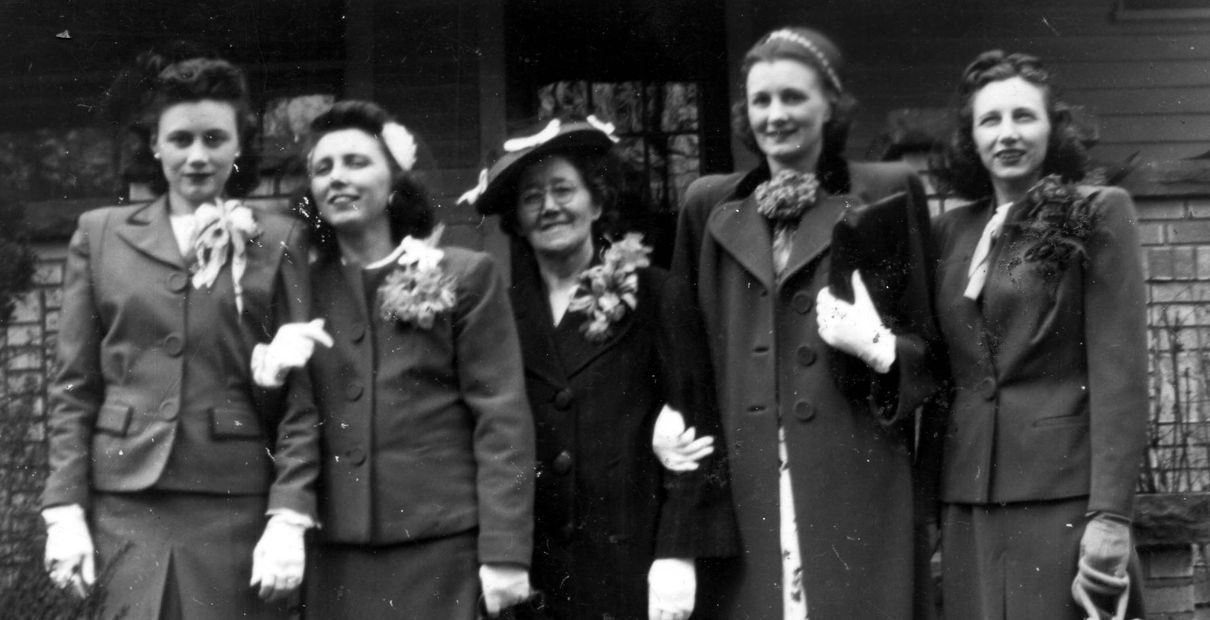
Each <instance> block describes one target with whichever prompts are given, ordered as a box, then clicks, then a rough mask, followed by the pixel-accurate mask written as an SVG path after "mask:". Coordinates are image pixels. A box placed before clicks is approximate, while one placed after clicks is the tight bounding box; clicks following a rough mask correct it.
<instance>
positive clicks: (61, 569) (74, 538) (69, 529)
mask: <svg viewBox="0 0 1210 620" xmlns="http://www.w3.org/2000/svg"><path fill="white" fill-rule="evenodd" d="M42 519H43V520H45V521H46V556H45V559H44V566H45V567H46V572H47V574H49V575H50V580H51V582H53V583H54V584H55V586H57V587H59V588H70V589H71V591H72V592H73V593H74V594H75V595H76V596H79V597H80V598H84V597H85V596H88V590H89V588H91V587H92V584H93V583H95V582H96V580H97V572H96V571H97V569H96V557H95V554H96V549H95V548H94V547H93V544H92V536H91V535H90V534H89V532H88V522H87V521H86V520H85V519H84V509H83V508H81V507H80V505H79V504H70V505H67V506H55V507H53V508H47V509H46V510H43V511H42Z"/></svg>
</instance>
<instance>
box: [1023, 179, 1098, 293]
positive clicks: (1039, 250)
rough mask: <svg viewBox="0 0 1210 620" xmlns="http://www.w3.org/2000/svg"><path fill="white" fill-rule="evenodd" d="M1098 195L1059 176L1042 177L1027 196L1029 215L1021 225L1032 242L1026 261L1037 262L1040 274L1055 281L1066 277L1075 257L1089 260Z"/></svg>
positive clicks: (1026, 213) (1036, 266)
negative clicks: (1085, 193)
mask: <svg viewBox="0 0 1210 620" xmlns="http://www.w3.org/2000/svg"><path fill="white" fill-rule="evenodd" d="M1095 196H1096V194H1095V193H1094V194H1090V195H1088V196H1082V195H1080V193H1079V191H1078V190H1077V189H1076V187H1075V186H1074V185H1070V184H1064V183H1063V182H1062V181H1061V180H1060V179H1059V177H1058V175H1050V176H1047V177H1044V178H1042V180H1040V181H1038V182H1037V183H1035V184H1034V186H1033V187H1031V188H1030V189H1029V192H1027V193H1026V195H1025V205H1026V208H1025V213H1024V214H1023V216H1022V218H1021V220H1020V221H1019V222H1018V224H1017V226H1019V227H1020V228H1021V230H1022V232H1023V234H1024V236H1025V239H1026V240H1027V241H1028V242H1030V246H1029V249H1027V250H1026V251H1025V254H1024V261H1025V262H1027V263H1035V265H1034V269H1035V270H1036V271H1037V272H1038V275H1040V276H1042V278H1043V279H1045V280H1047V281H1053V280H1055V279H1057V278H1058V277H1059V276H1060V275H1062V273H1063V271H1064V270H1066V269H1067V265H1068V264H1069V263H1070V262H1071V260H1072V259H1073V258H1077V257H1078V258H1081V259H1083V258H1085V257H1086V256H1087V250H1086V248H1085V247H1084V244H1085V242H1086V241H1087V240H1088V238H1089V237H1090V236H1091V235H1092V230H1093V226H1094V225H1095V221H1094V220H1095V213H1094V212H1093V208H1092V201H1093V198H1095Z"/></svg>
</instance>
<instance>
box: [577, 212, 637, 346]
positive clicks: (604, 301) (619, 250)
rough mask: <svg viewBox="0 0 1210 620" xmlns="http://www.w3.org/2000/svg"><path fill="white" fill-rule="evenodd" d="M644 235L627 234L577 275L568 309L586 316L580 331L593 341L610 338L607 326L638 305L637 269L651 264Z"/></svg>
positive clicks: (610, 326)
mask: <svg viewBox="0 0 1210 620" xmlns="http://www.w3.org/2000/svg"><path fill="white" fill-rule="evenodd" d="M650 254H651V248H650V247H649V246H646V245H643V235H642V234H640V233H627V234H626V236H624V237H622V238H621V239H619V240H617V241H615V242H613V244H612V245H610V246H609V248H608V249H606V250H605V251H604V252H603V253H602V254H601V264H599V265H597V266H595V267H591V268H589V269H585V270H584V273H581V274H580V285H579V287H577V288H576V292H575V295H573V296H572V298H571V303H569V304H568V306H567V309H568V311H570V312H582V313H584V314H586V315H588V317H589V319H590V320H588V321H586V322H585V323H584V324H583V325H582V326H580V331H582V332H583V333H584V336H585V337H586V338H588V339H589V340H590V341H592V342H601V341H603V340H605V339H606V338H608V337H609V333H610V329H611V328H612V327H613V326H614V325H616V324H617V323H618V321H621V320H622V318H623V317H625V316H626V313H627V312H629V311H630V310H634V309H635V307H636V306H638V304H639V299H638V292H639V275H638V273H637V272H638V270H639V269H641V268H643V267H646V266H648V265H650V264H651V259H650V258H649V256H650Z"/></svg>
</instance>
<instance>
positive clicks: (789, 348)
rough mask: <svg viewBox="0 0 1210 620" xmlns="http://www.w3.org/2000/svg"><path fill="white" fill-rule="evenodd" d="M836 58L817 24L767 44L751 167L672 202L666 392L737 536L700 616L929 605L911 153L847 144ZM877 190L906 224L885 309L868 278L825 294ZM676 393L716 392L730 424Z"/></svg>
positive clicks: (920, 236) (755, 103) (831, 613)
mask: <svg viewBox="0 0 1210 620" xmlns="http://www.w3.org/2000/svg"><path fill="white" fill-rule="evenodd" d="M840 63H841V57H840V53H839V51H838V50H837V49H836V48H835V46H834V45H833V44H832V43H831V41H829V40H828V39H827V38H826V37H824V36H823V35H821V34H819V33H817V32H814V31H811V30H808V29H804V28H787V29H782V30H777V31H774V32H771V33H769V34H768V35H766V36H765V37H764V38H762V39H761V40H760V42H758V43H757V44H756V46H755V47H753V48H752V49H751V50H750V51H749V52H748V54H747V56H746V57H745V60H744V65H743V75H744V78H745V99H744V101H743V102H741V103H740V104H739V105H738V106H737V110H736V111H737V114H736V127H737V129H738V130H739V133H740V135H741V137H742V138H744V139H745V141H746V142H747V143H749V144H750V145H751V146H752V147H753V149H754V150H755V151H756V152H757V153H758V154H759V155H761V156H762V162H761V165H760V166H759V167H757V168H756V169H755V170H752V171H750V172H747V173H737V174H732V175H725V176H707V177H704V178H702V179H700V180H698V181H696V182H695V183H694V184H693V185H692V186H690V188H689V191H688V192H687V196H686V199H685V204H684V206H683V208H682V211H681V214H680V223H679V228H678V231H677V240H676V249H675V252H674V257H673V266H672V274H671V278H672V283H673V285H674V286H676V287H678V288H679V292H678V293H676V298H675V299H674V302H675V303H673V304H672V305H673V306H674V307H675V308H676V310H675V312H677V313H678V314H677V319H676V320H675V321H673V322H672V324H673V325H675V326H676V329H677V331H676V333H675V334H674V339H675V347H676V350H677V359H676V364H677V366H678V367H680V368H682V369H689V370H690V371H691V372H690V373H689V374H690V375H691V376H689V377H686V378H683V379H682V383H683V385H681V386H680V387H679V388H678V389H677V390H674V392H675V393H677V394H678V396H677V400H676V401H674V403H673V404H674V405H675V406H677V408H678V409H682V410H683V411H684V412H685V413H686V415H687V416H697V417H696V424H697V426H698V427H699V429H701V430H702V431H704V432H706V433H716V432H717V433H719V434H720V435H721V440H722V441H721V446H720V447H721V448H722V449H723V451H725V453H726V455H727V458H728V459H729V464H730V469H731V476H732V489H733V497H734V504H735V509H736V512H737V515H738V521H739V526H740V542H741V545H742V554H741V556H740V558H739V559H738V560H737V561H731V562H722V563H720V564H719V566H717V567H715V568H716V569H717V571H714V570H712V574H710V575H709V576H704V577H703V580H704V581H706V580H709V581H710V582H711V583H712V584H713V585H712V587H710V591H711V594H712V595H713V597H714V600H713V601H712V602H711V603H710V604H709V606H707V607H705V608H703V609H702V612H703V614H704V615H707V616H713V617H720V618H786V619H790V618H793V619H795V620H802V619H803V618H806V617H810V618H822V619H825V620H826V619H830V618H856V619H860V618H871V619H873V618H912V617H914V615H916V614H917V613H918V612H919V613H924V611H925V610H926V609H927V607H928V596H927V588H928V585H929V584H928V574H927V572H926V571H924V570H921V567H922V566H926V564H925V563H924V562H923V560H924V559H925V557H926V556H925V555H924V552H923V551H924V550H923V549H922V548H921V546H920V545H918V543H917V536H918V535H919V533H920V532H921V528H920V527H919V526H920V524H919V522H918V520H917V511H916V510H914V501H913V470H912V437H913V415H912V413H913V410H914V408H915V407H916V406H917V405H918V404H919V403H920V402H921V400H922V399H923V398H924V397H925V396H927V395H928V394H930V393H931V392H932V390H933V387H932V382H931V381H930V380H929V379H928V373H927V371H926V367H927V364H926V360H925V355H926V350H925V349H926V348H925V339H924V338H921V337H918V336H914V335H912V332H915V331H922V330H927V325H928V316H929V315H928V306H929V299H928V293H927V291H928V286H927V268H926V263H925V259H924V254H923V252H924V244H925V240H926V232H927V225H928V217H927V207H926V205H925V204H924V202H923V198H922V192H921V188H920V184H919V181H918V180H917V179H916V178H915V176H914V175H913V174H912V173H911V171H910V170H909V169H907V168H906V167H905V166H902V165H898V164H849V163H847V162H846V161H845V160H844V159H843V158H842V157H841V155H840V153H841V152H842V151H843V147H844V137H845V133H846V130H847V126H848V125H847V123H848V120H849V119H848V113H849V111H850V110H851V109H852V105H853V100H852V98H851V97H850V96H849V95H847V94H846V93H845V91H844V88H843V86H842V84H841V66H840ZM877 201H884V203H882V204H883V208H889V209H890V210H891V212H893V213H895V214H897V219H898V221H900V222H901V223H902V228H901V230H900V232H899V234H898V235H896V238H897V239H899V240H900V242H899V243H897V244H895V245H894V246H893V248H892V247H888V248H886V251H887V256H886V258H887V259H888V260H887V262H889V263H891V264H894V265H896V266H897V267H896V268H897V269H899V274H900V275H899V276H898V277H897V281H898V283H899V284H897V285H896V288H895V292H894V294H893V295H892V298H893V301H894V303H893V307H891V310H890V312H888V313H885V314H884V316H879V314H880V313H878V312H876V311H874V310H873V308H872V307H871V302H870V301H869V297H870V294H873V295H874V296H881V295H882V291H881V289H879V290H875V289H874V288H871V290H870V293H869V294H867V293H866V291H865V289H864V287H863V286H861V283H860V279H858V280H859V281H858V282H856V286H855V295H856V296H855V297H854V303H853V304H849V303H846V302H844V301H840V300H838V299H836V298H835V297H833V296H832V295H831V294H828V293H823V292H822V291H824V290H825V289H826V288H827V287H828V285H829V282H830V277H831V271H832V268H833V259H834V258H835V256H834V252H833V250H834V248H833V240H832V239H833V237H832V235H833V228H834V226H835V224H836V223H837V222H838V221H839V220H841V219H842V218H843V217H844V216H845V214H846V212H855V211H860V210H861V209H862V208H863V207H864V206H866V205H869V204H870V203H874V202H877ZM885 201H890V203H887V202H885ZM888 204H889V207H888V206H887V205H888ZM843 275H844V281H845V282H852V281H851V280H849V279H848V278H849V276H850V275H851V274H850V273H845V274H843ZM868 275H872V274H868ZM817 298H819V302H818V303H817ZM858 316H861V317H864V319H861V320H859V319H858V318H857V317H858ZM829 320H830V321H829ZM821 327H823V328H824V331H823V334H821ZM850 356H855V357H856V358H859V359H860V360H862V361H857V360H855V359H853V357H850ZM854 362H856V363H854ZM711 367H712V368H711ZM842 388H843V389H842ZM682 399H683V400H684V401H690V400H692V399H697V400H698V401H699V402H705V401H708V400H710V399H714V400H716V401H717V403H716V404H717V411H716V412H715V414H716V415H718V416H719V417H720V420H721V426H720V425H719V424H718V422H710V421H709V420H705V419H703V418H702V415H704V414H706V413H709V412H710V408H703V407H697V409H698V410H697V411H696V412H695V411H694V409H695V407H694V406H692V405H686V404H684V403H683V402H682ZM715 427H717V428H715Z"/></svg>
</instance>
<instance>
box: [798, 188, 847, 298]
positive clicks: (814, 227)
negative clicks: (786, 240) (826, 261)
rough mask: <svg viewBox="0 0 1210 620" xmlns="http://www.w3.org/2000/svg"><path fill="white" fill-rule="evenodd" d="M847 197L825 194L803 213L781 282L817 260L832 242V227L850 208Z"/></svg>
mask: <svg viewBox="0 0 1210 620" xmlns="http://www.w3.org/2000/svg"><path fill="white" fill-rule="evenodd" d="M849 200H850V198H849V197H848V196H832V195H828V196H824V197H823V198H822V199H821V200H820V201H819V203H818V204H816V205H815V206H814V207H811V209H809V210H808V211H807V212H806V213H804V214H803V216H802V221H801V222H799V223H798V228H797V229H795V231H794V245H793V246H792V247H791V248H790V260H788V261H787V262H786V269H785V271H783V272H782V277H781V282H782V283H785V282H788V281H789V280H790V279H791V278H792V277H793V276H794V274H795V273H797V272H798V271H800V270H801V269H803V268H804V267H806V266H807V265H808V264H809V263H810V262H811V261H813V260H815V258H816V257H818V256H819V255H820V254H822V253H823V251H824V250H826V249H828V247H829V246H831V245H832V229H833V227H835V226H836V222H838V221H840V217H841V216H842V215H844V212H845V209H848V208H849Z"/></svg>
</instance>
